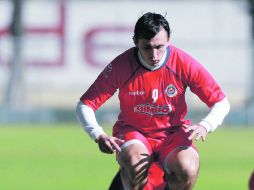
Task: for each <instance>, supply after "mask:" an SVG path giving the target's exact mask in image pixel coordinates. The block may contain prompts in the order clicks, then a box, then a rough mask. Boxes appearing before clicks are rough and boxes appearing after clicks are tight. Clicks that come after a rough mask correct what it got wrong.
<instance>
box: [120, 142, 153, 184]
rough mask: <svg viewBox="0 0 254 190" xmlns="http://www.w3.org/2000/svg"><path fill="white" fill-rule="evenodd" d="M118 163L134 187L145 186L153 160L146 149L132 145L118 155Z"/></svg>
mask: <svg viewBox="0 0 254 190" xmlns="http://www.w3.org/2000/svg"><path fill="white" fill-rule="evenodd" d="M118 162H119V164H120V166H121V170H122V173H125V174H124V176H126V177H127V178H128V180H129V183H130V184H131V185H132V186H135V185H137V184H145V182H146V181H147V175H148V174H147V171H148V168H149V166H150V162H151V158H150V155H149V153H148V151H147V150H146V149H145V148H144V147H140V146H137V145H130V146H128V147H126V148H125V149H123V150H122V151H121V153H119V155H118Z"/></svg>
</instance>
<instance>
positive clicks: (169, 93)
mask: <svg viewBox="0 0 254 190" xmlns="http://www.w3.org/2000/svg"><path fill="white" fill-rule="evenodd" d="M165 93H166V95H167V96H168V97H170V98H172V97H174V96H175V95H177V88H176V87H175V86H174V85H173V84H170V85H168V86H167V88H166V90H165Z"/></svg>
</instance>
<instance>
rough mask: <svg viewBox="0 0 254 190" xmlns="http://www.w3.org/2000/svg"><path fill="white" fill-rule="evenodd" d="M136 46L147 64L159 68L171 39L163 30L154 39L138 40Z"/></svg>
mask: <svg viewBox="0 0 254 190" xmlns="http://www.w3.org/2000/svg"><path fill="white" fill-rule="evenodd" d="M135 45H136V47H137V48H138V49H139V51H140V53H141V55H142V57H143V59H144V60H145V61H146V63H148V64H149V65H151V66H157V65H158V64H159V62H160V60H161V58H162V57H163V55H164V53H165V50H166V48H167V47H168V45H169V37H168V35H167V32H166V30H165V29H164V28H163V29H161V31H160V32H159V33H157V34H156V35H155V36H154V37H153V38H152V39H150V40H146V39H138V41H137V43H135Z"/></svg>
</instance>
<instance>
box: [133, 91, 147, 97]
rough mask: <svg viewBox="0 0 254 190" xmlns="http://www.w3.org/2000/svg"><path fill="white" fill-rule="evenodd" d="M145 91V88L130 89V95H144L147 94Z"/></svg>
mask: <svg viewBox="0 0 254 190" xmlns="http://www.w3.org/2000/svg"><path fill="white" fill-rule="evenodd" d="M145 93H146V92H145V91H143V90H142V91H138V90H137V91H130V92H129V95H130V96H142V95H145Z"/></svg>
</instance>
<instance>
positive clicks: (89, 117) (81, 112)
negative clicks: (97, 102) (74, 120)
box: [76, 101, 105, 140]
mask: <svg viewBox="0 0 254 190" xmlns="http://www.w3.org/2000/svg"><path fill="white" fill-rule="evenodd" d="M76 113H77V117H78V119H79V122H80V123H81V125H82V127H83V128H84V129H85V131H86V133H87V134H88V135H89V136H90V137H91V138H92V139H94V140H95V139H96V138H98V137H99V136H100V135H102V134H105V132H104V131H103V129H102V127H101V126H100V125H99V124H98V123H97V120H96V117H95V114H94V111H93V109H92V108H90V107H89V106H87V105H85V104H84V103H83V102H81V101H79V102H78V103H77V107H76Z"/></svg>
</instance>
